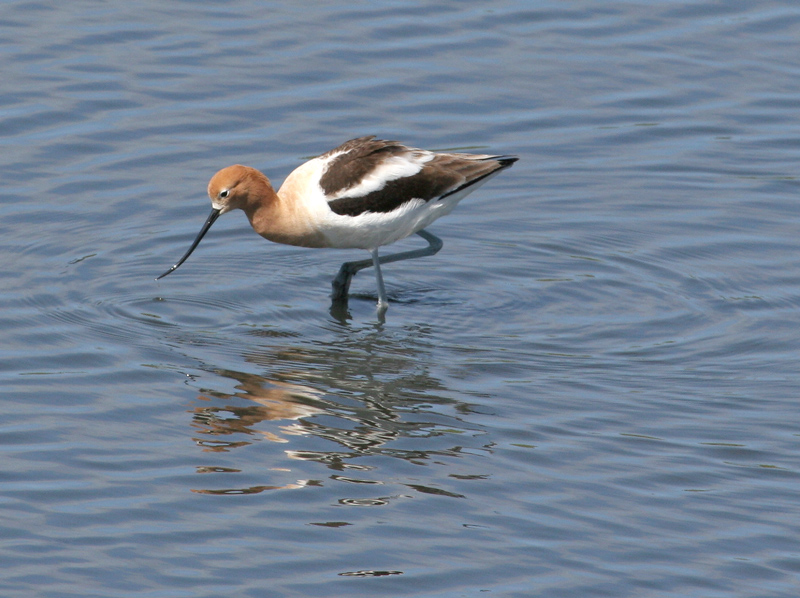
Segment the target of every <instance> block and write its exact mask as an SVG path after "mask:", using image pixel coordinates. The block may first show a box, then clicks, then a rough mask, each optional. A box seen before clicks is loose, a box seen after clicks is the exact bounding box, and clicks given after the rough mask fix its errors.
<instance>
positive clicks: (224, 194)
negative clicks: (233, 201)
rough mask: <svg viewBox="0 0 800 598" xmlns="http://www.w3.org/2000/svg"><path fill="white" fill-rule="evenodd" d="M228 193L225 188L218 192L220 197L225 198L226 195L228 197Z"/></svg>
mask: <svg viewBox="0 0 800 598" xmlns="http://www.w3.org/2000/svg"><path fill="white" fill-rule="evenodd" d="M228 195H230V191H228V190H227V189H223V190H222V191H220V192H219V198H220V199H225V198H226V197H228Z"/></svg>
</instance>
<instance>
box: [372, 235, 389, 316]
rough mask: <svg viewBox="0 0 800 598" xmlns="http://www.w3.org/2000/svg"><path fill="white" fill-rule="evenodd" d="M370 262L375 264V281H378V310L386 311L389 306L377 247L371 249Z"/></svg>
mask: <svg viewBox="0 0 800 598" xmlns="http://www.w3.org/2000/svg"><path fill="white" fill-rule="evenodd" d="M372 264H373V265H374V266H375V282H376V283H378V311H386V310H387V309H388V308H389V300H388V299H387V298H386V287H385V286H383V273H382V272H381V258H380V257H379V256H378V250H377V249H373V250H372Z"/></svg>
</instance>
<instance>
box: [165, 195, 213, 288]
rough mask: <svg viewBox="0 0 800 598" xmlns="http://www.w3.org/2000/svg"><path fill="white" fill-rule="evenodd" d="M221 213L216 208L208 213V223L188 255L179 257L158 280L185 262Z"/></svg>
mask: <svg viewBox="0 0 800 598" xmlns="http://www.w3.org/2000/svg"><path fill="white" fill-rule="evenodd" d="M219 214H220V211H219V210H217V209H216V208H214V209H212V210H211V214H209V215H208V218H207V219H206V223H205V224H204V225H203V228H201V229H200V233H199V234H198V235H197V238H196V239H195V240H194V243H192V246H191V247H189V251H187V252H186V255H184V256H183V257H182V258H181V259H179V260H178V263H177V264H175V265H174V266H172V268H170V269H169V270H167V271H166V272H164V273H163V274H162V275H161V276H159V277H158V278H156V280H160V279H162V278H164V277H165V276H166V275H167V274H169V273H170V272H173V271H174V270H177V269H178V266H180V265H181V264H182V263H183V262H185V261H186V258H188V257H189V256H190V255H192V252H193V251H194V248H195V247H197V245H198V244H199V243H200V240H201V239H202V238H203V237H204V236H205V235H206V233H207V232H208V229H209V228H211V225H212V224H214V222H215V221H216V220H217V218H219Z"/></svg>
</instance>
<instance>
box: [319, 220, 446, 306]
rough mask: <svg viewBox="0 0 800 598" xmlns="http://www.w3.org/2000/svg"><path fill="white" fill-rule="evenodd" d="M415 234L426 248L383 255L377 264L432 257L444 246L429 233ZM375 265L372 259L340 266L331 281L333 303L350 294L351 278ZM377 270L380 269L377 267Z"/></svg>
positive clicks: (418, 232)
mask: <svg viewBox="0 0 800 598" xmlns="http://www.w3.org/2000/svg"><path fill="white" fill-rule="evenodd" d="M417 234H418V235H419V236H420V237H422V238H423V239H425V240H426V241H427V242H428V246H427V247H423V248H422V249H412V250H411V251H401V252H400V253H392V254H390V255H383V256H381V257H380V258H378V262H377V263H378V264H389V263H391V262H399V261H400V260H410V259H414V258H418V257H425V256H426V255H434V254H435V253H438V251H439V250H440V249H441V248H442V246H443V245H444V243H442V240H441V239H440V238H439V237H437V236H436V235H434V234H431V233H429V232H428V231H426V230H420V231H417ZM375 265H376V264H375V262H373V260H372V259H368V260H359V261H357V262H345V263H344V264H342V267H341V268H339V273H338V274H337V275H336V278H334V279H333V292H332V293H331V298H332V299H333V300H334V301H340V300H342V299H345V298H346V297H347V294H348V293H349V292H350V282H351V281H352V280H353V276H355V275H356V273H357V272H359V271H361V270H363V269H364V268H369V267H370V266H375ZM378 269H380V267H379V266H378ZM376 276H377V274H376Z"/></svg>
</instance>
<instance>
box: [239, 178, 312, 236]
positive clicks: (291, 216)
mask: <svg viewBox="0 0 800 598" xmlns="http://www.w3.org/2000/svg"><path fill="white" fill-rule="evenodd" d="M263 185H264V186H263V187H262V188H261V189H259V192H260V197H261V201H259V202H257V203H254V204H248V205H247V206H245V207H244V208H243V209H244V212H245V214H247V218H248V220H250V224H251V225H252V227H253V230H255V231H256V232H257V233H258V234H259V235H261V236H262V237H264V238H265V239H268V240H270V241H273V242H275V243H282V244H284V245H297V246H301V247H325V246H326V241H325V238H324V236H323V235H322V233H320V232H319V231H317V230H315V229H314V228H313V225H312V224H311V219H310V217H309V214H308V211H307V209H306V208H305V206H304V204H303V203H302V201H298V199H297V198H296V197H294V196H293V195H292V194H291V193H285V192H284V189H283V188H281V191H280V192H278V193H276V192H275V190H274V189H273V188H272V185H271V184H270V183H269V182H268V181H264V182H263Z"/></svg>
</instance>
